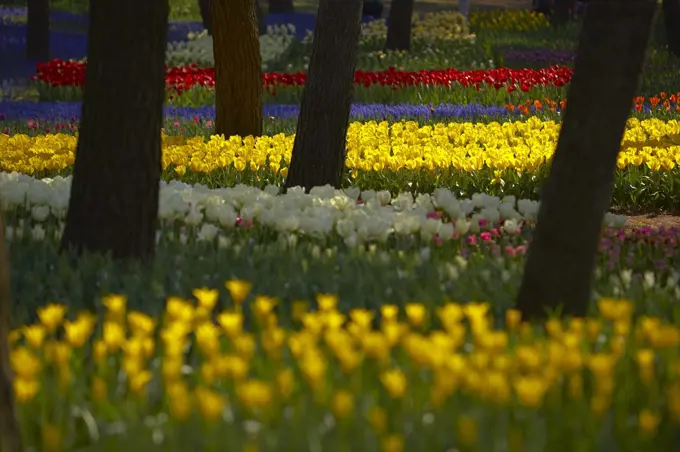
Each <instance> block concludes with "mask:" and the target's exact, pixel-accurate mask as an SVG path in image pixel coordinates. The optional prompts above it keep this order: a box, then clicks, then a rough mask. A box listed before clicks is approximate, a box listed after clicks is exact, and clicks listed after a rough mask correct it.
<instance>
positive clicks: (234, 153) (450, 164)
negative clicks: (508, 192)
mask: <svg viewBox="0 0 680 452" xmlns="http://www.w3.org/2000/svg"><path fill="white" fill-rule="evenodd" d="M559 128H560V126H559V124H557V123H555V122H554V121H545V122H542V121H540V120H538V119H536V118H531V119H529V120H528V121H526V122H519V121H518V122H507V123H502V124H500V123H490V124H480V123H450V124H443V123H439V124H435V125H427V126H419V125H418V124H417V123H416V122H397V123H388V122H386V121H383V122H380V123H377V122H367V123H359V122H355V123H352V124H351V125H350V127H349V130H348V134H347V151H348V152H347V166H348V167H349V168H350V169H353V170H357V171H398V170H402V169H407V170H421V169H427V170H430V171H435V170H447V169H448V170H450V169H454V170H462V171H478V170H481V169H483V168H490V169H493V170H505V169H512V170H514V171H517V172H533V171H535V170H537V169H539V168H541V167H542V166H543V165H545V164H546V163H547V162H549V161H550V159H551V157H552V155H553V152H554V149H555V145H556V142H557V138H558V135H559ZM679 136H680V122H678V121H675V120H673V121H668V122H664V121H662V120H658V119H647V120H643V121H640V120H637V119H630V120H629V121H628V124H627V128H626V132H625V136H624V140H623V143H622V149H621V153H620V154H619V157H618V167H619V168H620V169H624V168H628V167H639V166H644V167H647V168H649V169H650V170H652V171H662V170H671V169H673V168H675V167H676V166H677V165H680V139H679V138H678V137H679ZM76 140H77V138H76V137H75V136H72V135H65V134H54V135H44V136H38V137H34V138H33V137H29V136H26V135H14V136H12V137H9V136H7V135H0V165H1V166H0V170H2V171H8V172H11V171H17V172H21V173H25V174H34V173H36V172H45V171H58V170H62V169H64V168H66V167H68V166H70V165H72V164H73V162H74V159H75V148H76ZM293 142H294V135H284V134H278V135H275V136H264V137H258V138H254V137H246V138H241V137H237V136H234V137H230V138H228V139H224V138H222V137H220V136H213V137H211V139H210V140H209V141H207V142H206V141H205V140H204V139H203V138H202V137H191V138H188V139H185V138H183V137H177V136H175V137H169V136H164V138H163V157H162V159H163V168H165V169H167V168H168V167H174V168H175V171H176V173H177V174H178V175H180V176H181V175H183V174H184V173H185V172H186V171H188V170H190V171H192V172H198V173H208V172H211V171H213V170H216V169H221V168H233V169H235V170H236V171H239V172H240V171H244V170H246V169H249V170H251V171H268V172H274V173H278V172H281V173H283V175H284V176H285V172H286V171H287V167H288V164H289V163H290V158H291V153H292V148H293Z"/></svg>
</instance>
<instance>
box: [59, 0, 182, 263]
mask: <svg viewBox="0 0 680 452" xmlns="http://www.w3.org/2000/svg"><path fill="white" fill-rule="evenodd" d="M168 14H169V6H168V0H154V1H153V2H140V1H138V0H98V1H93V2H91V3H90V25H89V33H88V44H87V69H86V74H85V93H84V98H83V110H82V114H81V121H80V131H79V137H78V146H77V148H76V161H75V167H74V173H73V182H72V187H71V199H70V202H69V209H68V214H67V217H66V228H65V230H64V235H63V237H62V242H61V247H62V250H73V251H75V252H82V251H88V252H98V253H107V252H110V253H111V254H112V256H113V257H114V258H116V259H125V258H145V257H150V256H152V255H153V253H154V251H155V244H156V240H155V236H156V225H157V219H158V190H159V182H160V175H161V136H160V134H161V126H162V121H163V101H164V98H165V92H166V91H165V70H164V64H165V46H166V41H167V30H168Z"/></svg>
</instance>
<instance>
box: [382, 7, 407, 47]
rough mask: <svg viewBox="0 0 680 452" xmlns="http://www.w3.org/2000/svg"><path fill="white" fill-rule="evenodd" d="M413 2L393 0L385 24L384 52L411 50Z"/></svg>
mask: <svg viewBox="0 0 680 452" xmlns="http://www.w3.org/2000/svg"><path fill="white" fill-rule="evenodd" d="M412 18H413V0H393V1H392V6H391V7H390V15H389V18H388V22H387V40H386V41H385V50H411V21H412Z"/></svg>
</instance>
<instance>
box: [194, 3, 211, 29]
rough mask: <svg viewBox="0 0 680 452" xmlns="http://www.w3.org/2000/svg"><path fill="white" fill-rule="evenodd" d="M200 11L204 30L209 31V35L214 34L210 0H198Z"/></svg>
mask: <svg viewBox="0 0 680 452" xmlns="http://www.w3.org/2000/svg"><path fill="white" fill-rule="evenodd" d="M198 9H199V10H200V11H201V21H202V22H203V28H204V29H205V30H208V34H210V35H212V34H213V19H212V11H211V10H210V0H198Z"/></svg>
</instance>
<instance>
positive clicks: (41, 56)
mask: <svg viewBox="0 0 680 452" xmlns="http://www.w3.org/2000/svg"><path fill="white" fill-rule="evenodd" d="M26 57H27V58H29V59H36V60H40V61H49V59H50V3H49V0H28V17H27V22H26Z"/></svg>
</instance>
